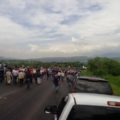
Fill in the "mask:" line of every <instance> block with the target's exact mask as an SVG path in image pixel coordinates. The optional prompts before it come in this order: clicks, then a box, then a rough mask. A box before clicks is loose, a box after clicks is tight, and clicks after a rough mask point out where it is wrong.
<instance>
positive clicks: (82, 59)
mask: <svg viewBox="0 0 120 120" xmlns="http://www.w3.org/2000/svg"><path fill="white" fill-rule="evenodd" d="M89 59H90V58H89V57H87V56H74V57H46V58H37V59H32V60H36V61H41V62H83V63H86V62H87V61H88V60H89Z"/></svg>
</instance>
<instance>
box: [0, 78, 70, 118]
mask: <svg viewBox="0 0 120 120" xmlns="http://www.w3.org/2000/svg"><path fill="white" fill-rule="evenodd" d="M67 93H68V90H67V87H66V83H65V82H64V83H62V84H61V87H60V91H59V92H58V93H55V91H54V89H53V84H52V82H51V81H48V80H45V81H43V83H42V84H41V85H35V84H33V85H32V86H31V88H30V90H27V89H26V86H23V87H22V88H20V87H19V86H16V87H15V86H4V85H3V86H2V85H1V86H0V120H52V119H53V116H52V115H45V114H44V112H43V111H44V108H45V106H46V105H58V103H59V102H60V100H61V98H62V97H63V96H65V95H67Z"/></svg>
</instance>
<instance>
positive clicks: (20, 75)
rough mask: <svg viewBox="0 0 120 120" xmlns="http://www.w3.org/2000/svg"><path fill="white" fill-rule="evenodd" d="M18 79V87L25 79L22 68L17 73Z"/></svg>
mask: <svg viewBox="0 0 120 120" xmlns="http://www.w3.org/2000/svg"><path fill="white" fill-rule="evenodd" d="M18 79H19V83H20V87H22V86H23V83H24V79H25V73H24V72H23V71H22V70H20V71H19V73H18Z"/></svg>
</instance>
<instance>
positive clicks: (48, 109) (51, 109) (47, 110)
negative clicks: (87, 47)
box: [44, 105, 57, 114]
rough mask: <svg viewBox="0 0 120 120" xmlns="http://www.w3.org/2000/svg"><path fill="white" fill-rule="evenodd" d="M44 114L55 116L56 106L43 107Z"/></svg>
mask: <svg viewBox="0 0 120 120" xmlns="http://www.w3.org/2000/svg"><path fill="white" fill-rule="evenodd" d="M44 113H45V114H57V106H56V105H51V106H47V107H45V109H44Z"/></svg>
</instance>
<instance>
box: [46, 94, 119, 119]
mask: <svg viewBox="0 0 120 120" xmlns="http://www.w3.org/2000/svg"><path fill="white" fill-rule="evenodd" d="M44 112H45V113H46V114H50V113H51V114H53V115H54V120H120V97H119V96H111V95H102V94H93V93H71V94H69V95H68V96H66V97H64V98H63V99H62V100H61V102H60V104H59V105H58V107H57V106H55V105H53V106H47V107H46V108H45V109H44Z"/></svg>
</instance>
